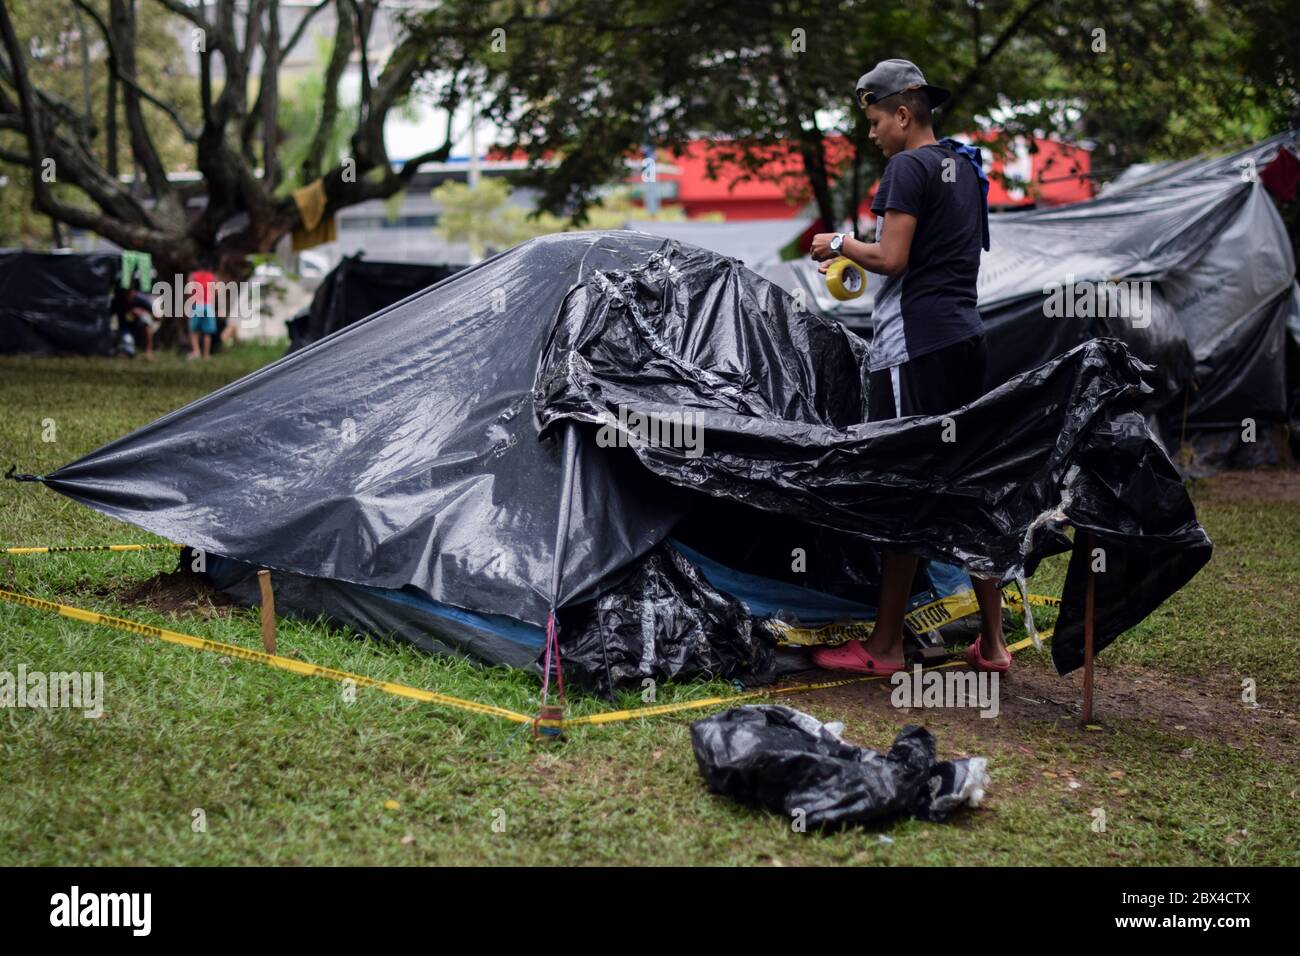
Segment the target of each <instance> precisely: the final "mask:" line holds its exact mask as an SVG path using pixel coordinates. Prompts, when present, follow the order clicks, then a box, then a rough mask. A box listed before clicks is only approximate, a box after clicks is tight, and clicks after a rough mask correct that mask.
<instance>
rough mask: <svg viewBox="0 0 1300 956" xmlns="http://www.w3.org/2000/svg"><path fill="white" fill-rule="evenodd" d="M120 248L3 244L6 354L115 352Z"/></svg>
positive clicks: (0, 330)
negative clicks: (31, 249)
mask: <svg viewBox="0 0 1300 956" xmlns="http://www.w3.org/2000/svg"><path fill="white" fill-rule="evenodd" d="M121 261H122V260H121V256H119V255H118V254H116V253H98V252H96V253H80V252H28V251H26V250H25V249H0V354H3V353H14V352H26V353H37V354H46V355H55V354H59V353H68V352H73V353H77V354H79V355H112V354H113V316H112V310H111V299H112V293H113V286H114V284H115V283H116V282H117V279H118V274H119V272H120V271H121Z"/></svg>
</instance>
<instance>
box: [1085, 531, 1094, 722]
mask: <svg viewBox="0 0 1300 956" xmlns="http://www.w3.org/2000/svg"><path fill="white" fill-rule="evenodd" d="M1093 541H1094V539H1093V537H1092V535H1091V534H1090V535H1088V539H1087V542H1086V544H1087V548H1088V592H1087V595H1086V596H1085V597H1084V600H1083V722H1084V724H1085V725H1086V724H1090V723H1092V623H1093V608H1094V606H1095V604H1096V601H1097V575H1096V572H1094V571H1093V569H1092V552H1093V547H1092V546H1093Z"/></svg>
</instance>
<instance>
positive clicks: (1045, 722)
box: [782, 658, 1300, 760]
mask: <svg viewBox="0 0 1300 956" xmlns="http://www.w3.org/2000/svg"><path fill="white" fill-rule="evenodd" d="M800 676H801V678H805V679H812V680H827V679H834V677H836V676H840V675H831V674H830V673H828V672H824V671H817V672H813V673H812V674H810V675H800ZM892 690H893V687H892V686H891V685H890V684H889V683H888V682H887V681H873V682H869V683H866V684H855V685H849V686H846V687H836V688H830V689H827V690H822V691H815V692H812V693H808V694H800V695H797V696H794V697H788V698H785V699H783V700H782V703H786V704H788V705H789V706H793V707H800V706H801V704H800V701H804V702H813V701H815V702H817V703H818V704H819V705H821V706H822V707H823V708H825V709H828V710H830V711H831V712H833V713H834V714H835V715H836V718H837V719H845V718H846V717H851V716H852V715H853V714H854V713H857V712H868V713H871V714H872V715H873V716H875V717H876V718H879V717H881V716H885V715H897V714H900V713H901V714H908V715H911V717H910V719H912V720H914V721H915V722H917V723H923V724H924V725H925V726H926V727H928V728H929V729H930V730H931V731H932V732H934V733H935V735H936V736H938V737H939V739H940V740H943V739H944V738H943V730H944V729H945V728H952V727H954V726H964V727H965V729H967V730H971V731H977V732H978V733H979V734H980V736H981V737H982V738H983V739H987V740H989V741H990V742H993V743H1000V744H1006V745H1009V746H1017V745H1019V744H1020V743H1021V742H1022V741H1023V739H1024V731H1025V729H1026V728H1027V727H1034V729H1048V728H1053V727H1054V728H1059V729H1061V730H1066V729H1071V730H1076V731H1077V730H1078V729H1079V718H1080V710H1081V702H1082V700H1083V672H1082V671H1076V672H1075V673H1073V674H1070V675H1067V676H1065V677H1060V676H1058V675H1057V674H1056V672H1055V670H1054V669H1053V668H1052V667H1051V665H1050V664H1048V663H1047V662H1045V661H1030V660H1028V659H1026V658H1020V659H1018V660H1017V662H1016V666H1015V668H1014V669H1013V671H1012V673H1011V675H1010V677H1009V678H1006V679H1004V681H1003V682H1002V684H1001V688H1000V691H1001V692H1000V695H999V714H998V716H997V717H996V718H993V719H989V718H984V717H981V716H980V715H979V712H978V710H976V709H971V708H966V709H960V708H933V707H931V708H919V707H918V708H910V709H899V708H895V707H894V706H893V704H892V703H891V701H890V695H891V693H892ZM1094 691H1095V695H1096V696H1095V700H1094V705H1093V712H1094V720H1095V722H1096V723H1098V724H1101V725H1103V726H1104V725H1105V724H1106V722H1107V721H1108V720H1117V719H1122V720H1130V721H1137V722H1143V723H1149V724H1151V725H1152V727H1153V729H1156V730H1159V731H1161V732H1166V733H1178V734H1182V735H1185V736H1190V737H1195V738H1197V739H1201V740H1206V741H1213V742H1216V743H1221V744H1227V745H1228V746H1231V747H1237V748H1245V747H1249V746H1254V747H1259V748H1261V749H1262V750H1263V751H1264V752H1265V753H1267V754H1268V755H1269V756H1270V757H1272V758H1275V759H1290V760H1296V759H1300V719H1297V712H1296V711H1295V710H1294V709H1293V710H1291V711H1289V712H1288V711H1285V710H1280V709H1276V708H1275V707H1266V706H1259V707H1249V706H1247V705H1246V704H1244V703H1243V702H1242V700H1241V690H1240V687H1239V685H1238V683H1237V681H1236V679H1235V678H1233V677H1230V676H1226V675H1225V676H1222V677H1217V678H1216V677H1207V678H1186V677H1181V676H1177V677H1175V676H1171V675H1167V674H1163V673H1161V672H1159V671H1155V670H1151V669H1146V668H1138V667H1131V666H1123V667H1105V668H1102V667H1098V670H1097V676H1096V680H1095V684H1094Z"/></svg>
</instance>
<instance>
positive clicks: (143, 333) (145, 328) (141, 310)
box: [113, 288, 158, 360]
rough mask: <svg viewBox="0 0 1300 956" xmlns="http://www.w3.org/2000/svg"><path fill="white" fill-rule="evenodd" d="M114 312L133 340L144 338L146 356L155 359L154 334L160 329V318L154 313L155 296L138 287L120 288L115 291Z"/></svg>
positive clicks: (123, 329)
mask: <svg viewBox="0 0 1300 956" xmlns="http://www.w3.org/2000/svg"><path fill="white" fill-rule="evenodd" d="M113 314H114V315H116V316H117V324H118V327H119V328H120V329H122V331H124V332H129V333H131V340H132V342H134V343H136V344H139V342H140V340H141V339H143V340H144V357H145V358H146V359H149V360H152V359H153V336H154V333H155V332H156V331H158V320H157V319H156V318H155V317H154V314H153V296H151V295H149V294H148V293H145V292H140V291H139V290H137V289H131V288H126V289H122V288H119V289H117V290H115V291H114V293H113Z"/></svg>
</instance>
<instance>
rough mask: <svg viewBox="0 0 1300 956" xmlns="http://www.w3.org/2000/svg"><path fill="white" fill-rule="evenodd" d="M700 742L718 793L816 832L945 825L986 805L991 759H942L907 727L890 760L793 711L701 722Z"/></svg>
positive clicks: (771, 708)
mask: <svg viewBox="0 0 1300 956" xmlns="http://www.w3.org/2000/svg"><path fill="white" fill-rule="evenodd" d="M691 742H692V744H693V745H694V748H695V760H696V763H697V764H698V765H699V768H700V774H701V776H703V777H704V780H705V783H707V784H708V787H709V789H710V790H711V791H712V792H714V793H718V794H722V795H723V796H728V797H731V798H733V799H735V800H739V801H740V802H742V803H746V804H750V805H753V806H759V807H765V808H766V809H768V810H775V811H778V812H780V813H783V814H786V815H789V816H791V817H794V816H795V815H796V814H798V813H799V812H800V811H802V812H803V814H804V817H803V819H804V822H805V824H806V827H807V830H814V829H820V828H835V827H841V826H845V825H849V824H863V823H872V822H875V821H878V820H884V819H887V818H890V817H896V816H900V815H909V816H913V817H916V818H917V819H920V820H927V821H933V822H941V821H943V820H945V819H947V818H948V817H949V816H950V815H951V814H952V813H953V812H954V811H956V810H957V809H959V808H960V807H963V806H969V807H977V806H979V805H980V802H981V801H982V800H983V799H984V794H985V791H986V790H987V788H988V782H989V777H988V761H987V760H986V759H985V758H983V757H964V758H962V759H960V760H939V759H937V757H936V750H935V739H934V735H933V734H931V733H930V732H929V731H928V730H926V729H925V728H924V727H918V726H916V725H911V724H909V725H908V726H906V727H904V728H903V729H902V731H901V732H899V734H898V736H897V737H895V738H894V743H893V745H892V746H891V747H890V749H889V752H888V753H887V754H880V753H877V752H876V751H874V750H868V749H867V748H865V747H857V746H854V745H853V744H850V743H846V742H845V741H844V740H842V739H841V738H840V736H839V733H838V729H837V727H836V726H835V725H833V724H823V723H822V722H821V721H819V720H817V718H815V717H812V716H810V715H808V714H805V713H803V712H802V711H798V710H795V709H793V708H791V707H781V706H777V705H772V704H754V705H747V706H743V707H735V708H732V709H731V710H728V711H725V712H723V713H721V714H716V715H714V716H712V717H706V718H705V719H703V720H697V721H696V722H695V723H694V724H692V725H691Z"/></svg>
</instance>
